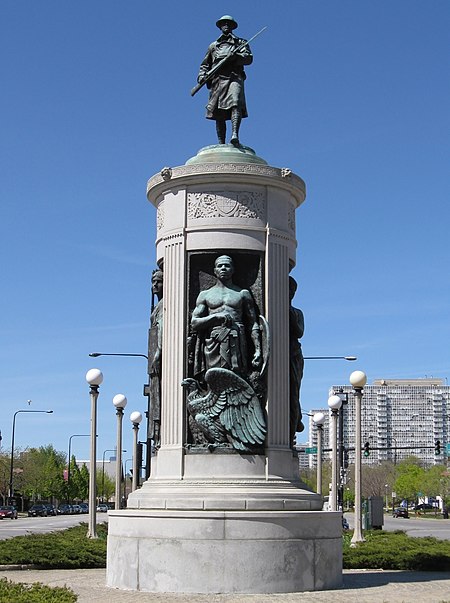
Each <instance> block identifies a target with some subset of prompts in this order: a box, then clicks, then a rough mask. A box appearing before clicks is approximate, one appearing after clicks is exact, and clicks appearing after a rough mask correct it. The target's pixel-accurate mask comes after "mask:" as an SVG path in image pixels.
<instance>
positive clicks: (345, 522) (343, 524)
mask: <svg viewBox="0 0 450 603" xmlns="http://www.w3.org/2000/svg"><path fill="white" fill-rule="evenodd" d="M342 529H343V530H349V529H350V526H349V525H348V521H347V520H346V519H345V517H342Z"/></svg>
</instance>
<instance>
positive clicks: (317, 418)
mask: <svg viewBox="0 0 450 603" xmlns="http://www.w3.org/2000/svg"><path fill="white" fill-rule="evenodd" d="M324 419H325V415H324V414H323V412H316V414H315V415H314V416H313V421H314V423H315V425H316V427H317V483H316V490H317V494H322V436H323V421H324Z"/></svg>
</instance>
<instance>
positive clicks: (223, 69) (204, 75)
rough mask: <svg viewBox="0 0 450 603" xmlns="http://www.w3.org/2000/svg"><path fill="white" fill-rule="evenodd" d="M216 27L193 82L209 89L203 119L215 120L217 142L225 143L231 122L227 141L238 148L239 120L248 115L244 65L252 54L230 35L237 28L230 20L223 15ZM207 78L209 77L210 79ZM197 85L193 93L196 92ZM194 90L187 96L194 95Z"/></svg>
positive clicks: (245, 46)
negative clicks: (217, 36) (218, 35)
mask: <svg viewBox="0 0 450 603" xmlns="http://www.w3.org/2000/svg"><path fill="white" fill-rule="evenodd" d="M216 25H217V27H218V28H219V29H220V30H221V32H222V33H221V35H220V37H219V38H218V39H217V40H216V41H215V42H212V44H210V45H209V48H208V51H207V53H206V55H205V58H204V59H203V61H202V63H201V65H200V71H199V74H198V77H197V81H198V83H199V85H200V86H201V85H203V83H205V82H206V85H207V87H208V88H209V101H208V104H207V105H206V118H207V119H214V120H215V122H216V130H217V137H218V140H219V143H220V144H225V136H226V122H227V121H231V126H232V133H231V140H230V142H231V144H233V145H235V146H239V127H240V125H241V120H242V118H243V117H247V116H248V114H247V106H246V102H245V94H244V80H245V78H246V75H245V71H244V65H250V64H251V63H252V61H253V55H252V53H251V50H250V48H249V46H248V44H247V41H246V40H243V39H241V38H238V37H236V36H235V35H234V34H233V33H232V32H233V30H234V29H236V28H237V26H238V24H237V23H236V21H235V20H234V19H233V17H231V16H230V15H224V16H223V17H221V18H220V19H219V20H218V21H217V23H216ZM224 59H226V60H224ZM220 62H222V64H221V66H220V68H219V69H218V70H217V72H216V71H214V68H215V66H217V65H218V64H219V63H220ZM211 71H212V74H211ZM211 75H212V77H210V76H211ZM200 86H197V87H196V88H194V90H195V91H196V90H197V89H199V87H200ZM194 90H193V92H192V93H191V94H194Z"/></svg>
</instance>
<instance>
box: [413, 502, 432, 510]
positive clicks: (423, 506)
mask: <svg viewBox="0 0 450 603" xmlns="http://www.w3.org/2000/svg"><path fill="white" fill-rule="evenodd" d="M427 509H428V510H430V509H435V507H433V505H430V504H428V503H420V505H416V506H415V507H414V511H426V510H427Z"/></svg>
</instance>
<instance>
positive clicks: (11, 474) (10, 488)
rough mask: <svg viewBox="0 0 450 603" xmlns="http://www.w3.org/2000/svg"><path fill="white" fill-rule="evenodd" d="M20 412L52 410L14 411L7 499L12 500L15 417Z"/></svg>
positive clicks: (46, 411)
mask: <svg viewBox="0 0 450 603" xmlns="http://www.w3.org/2000/svg"><path fill="white" fill-rule="evenodd" d="M20 412H45V413H47V414H52V412H53V410H16V412H15V413H14V416H13V422H12V436H11V462H10V467H9V499H10V502H11V499H12V498H14V484H13V479H14V476H13V470H14V436H15V431H16V416H17V415H18V414H19V413H20Z"/></svg>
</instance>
